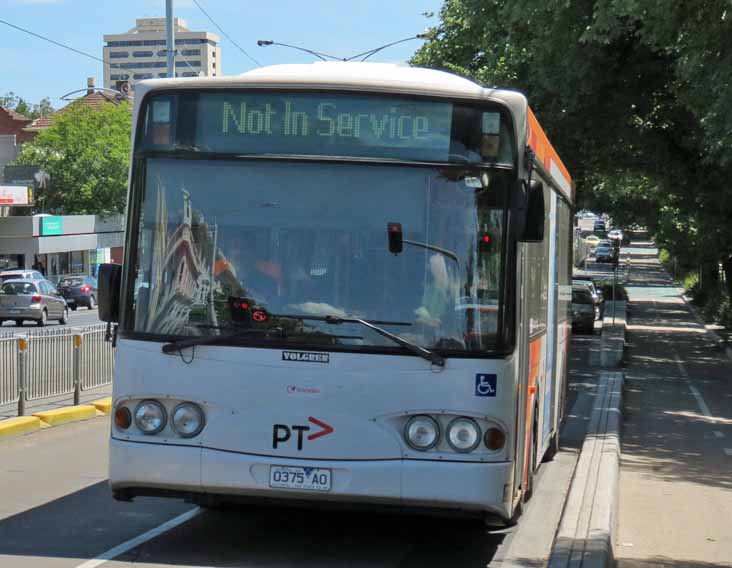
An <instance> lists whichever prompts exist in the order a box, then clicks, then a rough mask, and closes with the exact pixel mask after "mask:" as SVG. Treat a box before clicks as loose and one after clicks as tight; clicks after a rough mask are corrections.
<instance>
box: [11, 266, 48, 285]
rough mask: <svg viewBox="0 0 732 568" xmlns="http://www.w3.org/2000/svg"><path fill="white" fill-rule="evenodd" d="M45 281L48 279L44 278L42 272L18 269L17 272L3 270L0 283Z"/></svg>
mask: <svg viewBox="0 0 732 568" xmlns="http://www.w3.org/2000/svg"><path fill="white" fill-rule="evenodd" d="M18 279H20V280H34V281H38V280H45V279H46V277H45V276H43V274H41V273H40V272H38V271H37V270H22V269H16V270H3V271H2V272H0V282H5V281H6V280H18Z"/></svg>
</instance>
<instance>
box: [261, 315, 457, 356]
mask: <svg viewBox="0 0 732 568" xmlns="http://www.w3.org/2000/svg"><path fill="white" fill-rule="evenodd" d="M273 317H281V318H295V319H302V320H315V321H323V322H325V323H328V324H331V325H340V324H343V323H358V324H361V325H362V326H364V327H367V328H369V329H371V330H373V331H375V332H376V333H378V334H379V335H383V336H384V337H386V338H387V339H391V340H392V341H393V342H394V343H396V344H397V345H399V346H401V347H403V348H404V349H406V350H407V351H409V352H410V353H411V354H412V355H416V356H417V357H421V358H422V359H426V360H427V361H429V362H430V363H432V364H433V365H437V366H439V367H444V366H445V359H444V358H443V357H442V356H441V355H439V354H437V353H435V352H434V351H430V350H429V349H425V348H424V347H420V346H419V345H416V344H414V343H412V342H411V341H407V340H406V339H404V338H403V337H399V336H398V335H394V334H393V333H390V332H388V331H386V330H385V329H383V328H381V327H379V326H377V325H374V324H375V323H380V324H384V325H412V324H411V323H408V322H399V321H394V322H391V321H374V322H370V321H367V320H364V319H361V318H349V317H346V318H342V317H340V316H302V315H295V314H277V315H273Z"/></svg>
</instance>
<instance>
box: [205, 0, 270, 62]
mask: <svg viewBox="0 0 732 568" xmlns="http://www.w3.org/2000/svg"><path fill="white" fill-rule="evenodd" d="M193 3H194V4H195V5H196V6H198V9H199V10H201V12H203V15H204V16H206V17H207V18H208V19H209V20H210V21H211V23H212V24H213V25H214V26H216V28H217V29H218V30H219V31H220V32H221V33H222V34H223V35H224V36H225V37H226V39H228V40H229V41H230V42H231V43H233V44H234V46H235V47H236V48H237V49H238V50H239V51H241V52H242V53H243V54H244V55H246V56H247V57H248V58H249V59H251V60H252V61H253V62H254V64H255V65H256V66H257V67H261V66H262V64H261V63H260V62H259V61H257V60H256V59H254V58H253V57H252V56H251V55H249V54H248V53H247V52H246V50H245V49H244V48H243V47H242V46H240V45H239V44H238V43H236V42H235V41H234V40H233V39H232V37H231V36H230V35H229V34H227V33H226V32H225V31H224V29H223V28H222V27H221V26H220V25H218V24H217V23H216V21H215V20H214V19H213V18H212V17H211V16H210V15H209V13H208V12H206V10H204V9H203V6H201V5H200V4H199V3H198V0H193Z"/></svg>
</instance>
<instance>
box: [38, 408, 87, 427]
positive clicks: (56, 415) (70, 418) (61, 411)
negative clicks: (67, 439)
mask: <svg viewBox="0 0 732 568" xmlns="http://www.w3.org/2000/svg"><path fill="white" fill-rule="evenodd" d="M96 415H97V408H96V407H95V406H93V405H91V404H80V405H78V406H65V407H63V408H54V409H53V410H43V411H41V412H34V413H33V416H36V417H38V418H40V419H41V421H42V422H45V423H46V424H48V425H49V426H59V425H61V424H68V423H69V422H78V421H80V420H88V419H89V418H94V417H96Z"/></svg>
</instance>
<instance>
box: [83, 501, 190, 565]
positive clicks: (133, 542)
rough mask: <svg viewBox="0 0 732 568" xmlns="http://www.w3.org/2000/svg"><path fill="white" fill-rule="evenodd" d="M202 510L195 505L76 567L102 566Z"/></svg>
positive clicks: (184, 521) (188, 519) (186, 520)
mask: <svg viewBox="0 0 732 568" xmlns="http://www.w3.org/2000/svg"><path fill="white" fill-rule="evenodd" d="M200 512H201V508H200V507H194V508H193V509H191V510H190V511H186V512H185V513H183V514H182V515H178V516H177V517H174V518H172V519H170V520H169V521H166V522H164V523H163V524H162V525H160V526H158V527H155V528H154V529H150V530H149V531H147V532H146V533H142V534H141V535H139V536H136V537H135V538H132V539H130V540H128V541H127V542H123V543H122V544H120V545H118V546H115V547H114V548H110V549H109V550H107V551H106V552H103V553H102V554H100V555H99V556H97V557H96V558H92V559H91V560H87V561H86V562H84V563H83V564H79V565H78V566H76V568H97V566H101V565H102V564H104V563H105V562H109V561H110V560H112V559H113V558H116V557H117V556H120V555H121V554H124V553H125V552H127V551H128V550H132V549H133V548H135V547H137V546H140V545H141V544H143V543H145V542H147V541H148V540H152V539H154V538H155V537H157V536H160V535H161V534H163V533H165V532H168V531H169V530H171V529H174V528H175V527H177V526H179V525H182V524H183V523H187V522H188V521H190V520H191V519H192V518H193V517H195V516H196V515H198V514H199V513H200Z"/></svg>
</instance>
